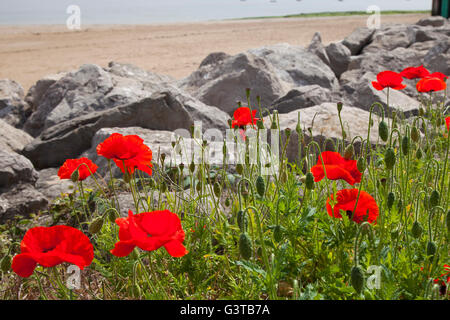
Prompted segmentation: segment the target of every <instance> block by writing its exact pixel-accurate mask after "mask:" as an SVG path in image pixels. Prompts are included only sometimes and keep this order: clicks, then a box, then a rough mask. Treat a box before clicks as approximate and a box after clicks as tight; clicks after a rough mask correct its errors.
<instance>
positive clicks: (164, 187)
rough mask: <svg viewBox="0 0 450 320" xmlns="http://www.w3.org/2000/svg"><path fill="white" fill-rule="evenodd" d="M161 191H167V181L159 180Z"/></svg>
mask: <svg viewBox="0 0 450 320" xmlns="http://www.w3.org/2000/svg"><path fill="white" fill-rule="evenodd" d="M160 187H161V189H160V190H161V192H162V193H164V192H166V191H167V183H166V182H165V181H163V182H161V186H160Z"/></svg>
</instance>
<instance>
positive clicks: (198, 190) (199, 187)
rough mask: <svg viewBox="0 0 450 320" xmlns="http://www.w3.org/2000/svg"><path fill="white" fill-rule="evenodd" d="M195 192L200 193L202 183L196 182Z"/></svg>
mask: <svg viewBox="0 0 450 320" xmlns="http://www.w3.org/2000/svg"><path fill="white" fill-rule="evenodd" d="M195 190H196V191H197V192H200V191H202V183H201V182H200V181H198V182H197V185H196V186H195Z"/></svg>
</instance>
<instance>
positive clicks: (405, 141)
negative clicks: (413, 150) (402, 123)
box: [402, 136, 409, 156]
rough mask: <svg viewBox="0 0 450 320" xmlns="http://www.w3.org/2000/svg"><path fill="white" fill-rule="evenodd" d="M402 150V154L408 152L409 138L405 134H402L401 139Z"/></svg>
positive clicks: (405, 154)
mask: <svg viewBox="0 0 450 320" xmlns="http://www.w3.org/2000/svg"><path fill="white" fill-rule="evenodd" d="M402 152H403V155H404V156H407V155H408V152H409V139H408V137H407V136H404V137H403V139H402Z"/></svg>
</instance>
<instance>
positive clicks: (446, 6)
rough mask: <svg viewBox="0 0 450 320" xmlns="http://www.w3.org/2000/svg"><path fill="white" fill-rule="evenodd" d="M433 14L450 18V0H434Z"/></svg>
mask: <svg viewBox="0 0 450 320" xmlns="http://www.w3.org/2000/svg"><path fill="white" fill-rule="evenodd" d="M431 14H432V15H433V16H443V17H445V18H448V17H449V16H450V0H433V7H432V9H431Z"/></svg>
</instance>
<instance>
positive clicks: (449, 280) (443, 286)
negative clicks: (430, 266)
mask: <svg viewBox="0 0 450 320" xmlns="http://www.w3.org/2000/svg"><path fill="white" fill-rule="evenodd" d="M444 270H445V271H447V272H445V273H443V274H441V275H440V276H439V278H437V279H434V283H436V284H438V285H439V292H440V294H441V295H445V293H446V292H447V286H448V285H450V276H449V275H448V274H450V266H449V265H448V264H444ZM449 294H450V292H449Z"/></svg>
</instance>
